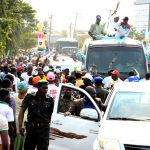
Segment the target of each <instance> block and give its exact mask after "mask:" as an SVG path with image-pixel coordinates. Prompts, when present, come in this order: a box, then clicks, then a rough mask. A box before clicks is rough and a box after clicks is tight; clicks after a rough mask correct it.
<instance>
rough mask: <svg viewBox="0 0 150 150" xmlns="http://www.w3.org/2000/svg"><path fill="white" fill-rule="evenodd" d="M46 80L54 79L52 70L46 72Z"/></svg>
mask: <svg viewBox="0 0 150 150" xmlns="http://www.w3.org/2000/svg"><path fill="white" fill-rule="evenodd" d="M47 80H50V81H53V80H55V74H54V73H53V72H49V73H48V74H47Z"/></svg>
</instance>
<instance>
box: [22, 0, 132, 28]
mask: <svg viewBox="0 0 150 150" xmlns="http://www.w3.org/2000/svg"><path fill="white" fill-rule="evenodd" d="M24 1H25V2H27V3H29V4H31V6H32V7H33V9H35V10H36V11H37V14H36V17H37V19H38V20H39V21H41V22H43V21H44V20H48V21H49V22H50V15H52V29H53V30H67V29H68V28H69V26H70V24H72V26H73V25H74V24H75V20H76V19H75V18H76V15H77V20H76V30H88V29H89V27H90V25H91V24H92V23H95V20H96V15H98V14H100V15H101V17H102V22H106V21H107V18H108V16H109V10H114V9H115V8H116V4H117V2H118V0H24ZM134 1H135V0H120V6H119V8H118V12H117V14H118V15H119V16H120V18H121V19H122V18H124V17H125V16H128V17H129V23H130V24H133V22H134Z"/></svg>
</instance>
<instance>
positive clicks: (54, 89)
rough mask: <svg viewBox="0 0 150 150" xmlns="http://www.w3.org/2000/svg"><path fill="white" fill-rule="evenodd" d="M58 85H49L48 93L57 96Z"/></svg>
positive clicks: (53, 96)
mask: <svg viewBox="0 0 150 150" xmlns="http://www.w3.org/2000/svg"><path fill="white" fill-rule="evenodd" d="M57 90H58V87H57V86H56V85H55V84H49V85H48V95H50V96H51V97H52V98H55V97H56V94H57Z"/></svg>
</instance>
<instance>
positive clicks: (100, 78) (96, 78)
mask: <svg viewBox="0 0 150 150" xmlns="http://www.w3.org/2000/svg"><path fill="white" fill-rule="evenodd" d="M102 81H103V78H102V77H95V78H94V83H102Z"/></svg>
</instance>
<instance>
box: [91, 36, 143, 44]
mask: <svg viewBox="0 0 150 150" xmlns="http://www.w3.org/2000/svg"><path fill="white" fill-rule="evenodd" d="M108 45H114V46H126V45H132V46H141V45H142V44H141V42H140V41H138V40H134V39H130V38H124V39H118V38H114V37H104V38H102V39H101V40H94V41H93V40H91V41H90V42H89V46H108Z"/></svg>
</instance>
